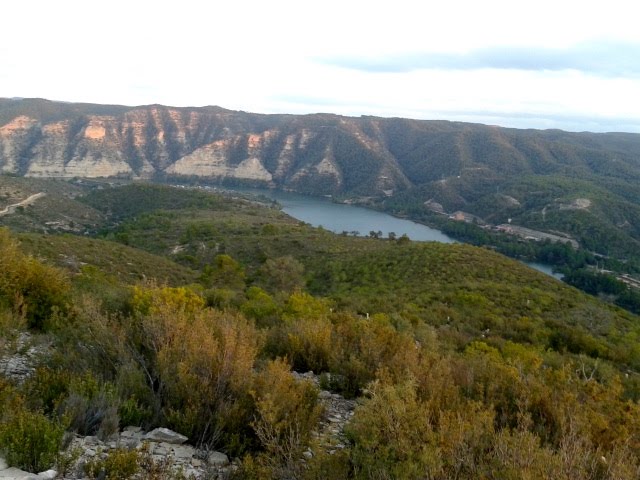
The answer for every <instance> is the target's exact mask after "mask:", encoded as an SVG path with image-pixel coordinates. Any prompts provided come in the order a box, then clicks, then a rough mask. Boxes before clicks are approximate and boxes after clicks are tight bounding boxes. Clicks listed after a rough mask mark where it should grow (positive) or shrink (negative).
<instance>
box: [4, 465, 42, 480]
mask: <svg viewBox="0 0 640 480" xmlns="http://www.w3.org/2000/svg"><path fill="white" fill-rule="evenodd" d="M0 478H3V479H5V480H7V479H11V480H35V479H37V478H38V476H37V475H34V474H33V473H29V472H25V471H24V470H20V469H19V468H15V467H11V468H6V469H4V470H1V471H0Z"/></svg>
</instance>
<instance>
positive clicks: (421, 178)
mask: <svg viewBox="0 0 640 480" xmlns="http://www.w3.org/2000/svg"><path fill="white" fill-rule="evenodd" d="M638 158H640V135H637V134H622V133H612V134H589V133H569V132H561V131H559V130H547V131H537V130H515V129H508V128H499V127H493V126H487V125H477V124H469V123H457V122H444V121H419V120H407V119H402V118H377V117H359V118H354V117H342V116H338V115H330V114H315V115H259V114H252V113H246V112H236V111H230V110H225V109H223V108H220V107H202V108H174V107H165V106H162V105H148V106H142V107H125V106H117V105H91V104H73V103H61V102H49V101H47V100H40V99H22V100H12V99H3V98H0V172H5V173H13V174H17V175H26V176H34V177H128V178H155V177H169V178H172V177H178V178H181V177H198V178H205V179H211V180H216V179H234V180H238V181H247V182H251V183H253V184H256V183H257V184H260V185H268V186H274V187H278V188H287V189H292V190H296V191H299V192H304V193H311V194H343V195H353V196H360V197H367V196H396V194H397V193H399V192H400V191H402V190H405V189H407V188H412V187H416V188H417V189H419V191H420V195H421V196H422V197H424V200H428V199H433V198H437V199H439V200H438V201H440V203H442V202H444V201H446V199H458V200H455V202H454V201H453V200H451V202H453V203H454V204H455V205H456V208H457V209H460V208H462V207H463V206H464V205H465V204H466V202H468V201H475V200H476V199H477V198H476V197H478V198H479V196H481V195H488V194H489V193H490V192H495V190H496V185H498V183H499V182H506V181H507V180H509V179H513V178H520V177H522V176H526V175H561V176H565V177H571V178H574V177H575V178H590V177H589V176H590V175H596V176H598V175H601V174H603V173H604V174H606V176H607V177H616V178H619V179H622V180H624V181H627V180H629V179H630V178H633V179H636V177H637V170H638ZM443 205H444V204H443Z"/></svg>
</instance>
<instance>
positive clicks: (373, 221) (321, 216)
mask: <svg viewBox="0 0 640 480" xmlns="http://www.w3.org/2000/svg"><path fill="white" fill-rule="evenodd" d="M237 191H239V192H243V193H251V194H255V195H262V196H265V197H267V198H271V199H273V200H276V201H277V202H278V203H279V204H280V205H281V206H282V211H283V212H284V213H286V214H287V215H290V216H291V217H293V218H295V219H297V220H301V221H303V222H306V223H308V224H310V225H313V226H314V227H320V226H321V227H322V228H324V229H326V230H330V231H332V232H334V233H342V232H348V233H349V234H352V233H353V232H358V233H357V234H358V235H362V236H367V235H369V232H371V231H374V232H382V236H383V237H387V236H388V235H389V232H393V233H395V234H396V236H397V237H400V236H402V235H407V236H408V237H409V238H410V239H411V240H417V241H421V242H442V243H455V242H456V240H454V239H453V238H451V237H449V236H447V235H445V234H444V233H442V232H441V231H440V230H436V229H435V228H430V227H427V226H426V225H422V224H420V223H416V222H412V221H411V220H405V219H402V218H397V217H394V216H393V215H389V214H387V213H383V212H378V211H376V210H371V209H368V208H364V207H359V206H356V205H346V204H341V203H334V202H332V201H331V200H330V199H328V198H323V197H313V196H309V195H300V194H296V193H290V192H282V191H278V190H266V189H265V190H263V189H238V190H237ZM523 263H525V264H526V265H528V266H529V267H531V268H534V269H536V270H538V271H540V272H542V273H545V274H547V275H549V276H552V277H554V278H556V279H558V280H561V279H562V275H561V274H559V273H553V271H552V267H551V266H550V265H545V264H543V263H538V262H523Z"/></svg>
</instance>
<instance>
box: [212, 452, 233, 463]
mask: <svg viewBox="0 0 640 480" xmlns="http://www.w3.org/2000/svg"><path fill="white" fill-rule="evenodd" d="M207 463H209V465H213V466H215V467H223V466H225V465H228V464H229V457H227V456H226V455H225V454H224V453H222V452H211V453H209V455H207Z"/></svg>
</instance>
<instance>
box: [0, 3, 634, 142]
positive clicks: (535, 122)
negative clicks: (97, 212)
mask: <svg viewBox="0 0 640 480" xmlns="http://www.w3.org/2000/svg"><path fill="white" fill-rule="evenodd" d="M639 13H640V4H637V1H635V0H607V1H604V0H602V1H598V2H592V1H590V0H582V1H573V0H552V1H548V0H536V1H517V0H510V1H494V0H481V1H478V0H471V1H455V0H447V1H438V2H435V1H433V2H432V1H427V0H423V1H402V0H393V1H392V0H386V1H375V0H369V1H359V0H341V1H333V0H323V1H316V2H306V1H304V0H297V1H280V0H262V1H249V0H227V1H207V0H193V1H192V0H179V1H158V0H156V1H153V2H150V1H149V2H147V1H140V0H138V1H136V0H126V1H120V0H110V1H104V2H90V1H86V0H83V1H65V0H56V1H52V0H42V1H36V0H19V1H18V0H15V1H14V0H7V1H4V2H2V5H1V7H0V15H1V17H2V22H1V23H0V25H1V26H0V96H3V97H43V98H48V99H53V100H66V101H74V102H76V101H82V102H93V103H117V104H125V105H141V104H149V103H162V104H166V105H175V106H202V105H220V106H222V107H225V108H230V109H234V110H246V111H252V112H262V113H276V112H279V113H280V112H283V113H313V112H332V113H340V114H346V115H355V116H359V115H380V116H401V117H410V118H424V119H449V120H461V121H470V122H480V123H489V124H496V125H504V126H513V127H524V128H562V129H565V130H578V131H581V130H591V131H632V132H640V25H639V23H640V20H639V18H640V15H639Z"/></svg>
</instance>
